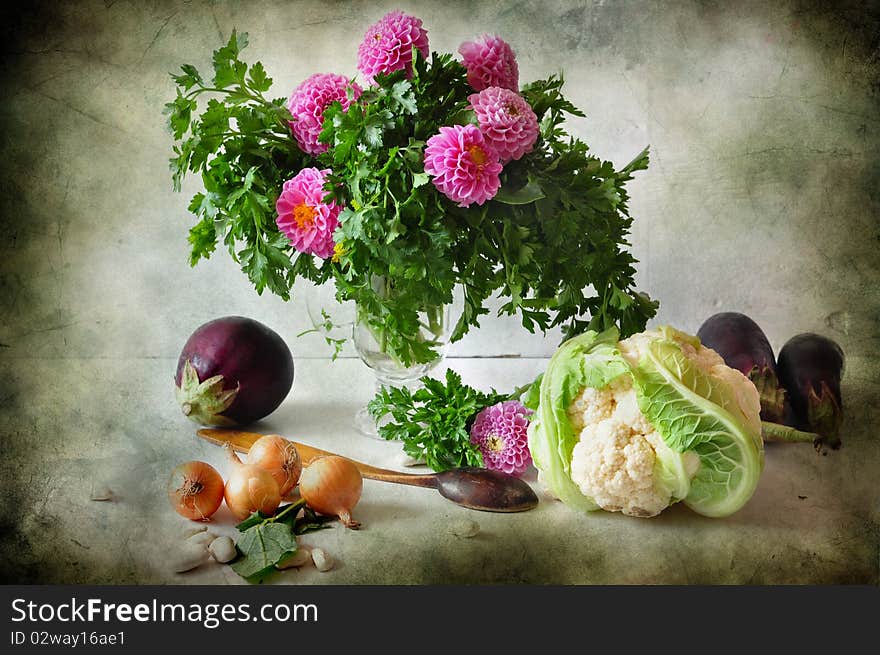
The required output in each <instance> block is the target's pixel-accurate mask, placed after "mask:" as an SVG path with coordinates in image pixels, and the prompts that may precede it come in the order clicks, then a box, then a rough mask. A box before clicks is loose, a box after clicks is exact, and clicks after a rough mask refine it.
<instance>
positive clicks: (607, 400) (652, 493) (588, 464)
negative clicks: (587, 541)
mask: <svg viewBox="0 0 880 655" xmlns="http://www.w3.org/2000/svg"><path fill="white" fill-rule="evenodd" d="M569 419H570V420H571V422H572V425H573V426H574V427H575V430H579V431H580V440H579V441H578V443H577V444H576V445H575V447H574V450H573V451H572V458H571V478H572V480H573V481H574V482H575V484H577V485H578V487H579V488H580V490H581V492H582V493H583V494H584V495H585V496H589V497H590V498H592V499H593V500H594V501H595V502H596V504H597V505H599V507H601V508H602V509H604V510H607V511H609V512H623V513H624V514H628V515H630V516H643V517H647V516H656V515H657V514H659V513H660V512H662V511H663V510H664V509H665V508H666V507H668V506H669V503H670V501H671V493H670V490H668V489H664V488H663V487H662V485H656V484H655V480H654V463H655V460H656V449H658V448H668V446H666V444H665V442H664V441H663V439H662V438H661V437H660V435H659V434H657V432H656V431H655V430H654V428H653V427H652V426H651V425H650V423H648V421H647V419H646V418H645V417H644V415H643V414H642V413H641V411H639V407H638V401H637V399H636V394H635V391H634V390H633V389H632V387H631V384H630V381H629V379H628V378H626V377H622V378H619V379H618V380H617V381H615V382H614V383H612V384H611V385H609V386H608V387H606V388H604V389H593V388H591V387H586V388H585V389H584V390H583V391H582V392H581V393H580V394H579V395H578V396H577V397H576V398H575V400H574V402H572V404H571V405H570V406H569Z"/></svg>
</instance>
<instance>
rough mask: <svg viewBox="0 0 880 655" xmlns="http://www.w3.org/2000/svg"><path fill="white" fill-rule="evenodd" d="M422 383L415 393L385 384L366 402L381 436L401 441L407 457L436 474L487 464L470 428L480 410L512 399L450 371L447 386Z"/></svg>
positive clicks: (428, 379)
mask: <svg viewBox="0 0 880 655" xmlns="http://www.w3.org/2000/svg"><path fill="white" fill-rule="evenodd" d="M419 382H420V383H421V385H422V386H420V387H419V388H418V389H417V390H416V391H411V390H410V389H408V388H406V387H387V386H383V387H381V388H380V389H379V391H378V392H377V393H376V396H375V397H374V398H373V399H372V400H371V401H370V402H369V403H368V404H367V409H368V410H369V412H370V414H371V416H372V417H373V418H374V419H376V421H377V425H378V426H379V427H378V430H379V436H381V437H382V438H383V439H387V440H389V441H402V442H403V451H404V452H405V453H406V454H407V455H409V456H410V457H412V458H413V459H416V460H419V461H424V462H425V464H426V465H427V466H429V467H430V468H432V469H433V470H435V471H445V470H447V469H450V468H455V467H459V466H483V457H482V455H481V454H480V451H479V449H478V448H477V447H476V446H475V445H474V444H472V443H471V440H470V428H471V424H472V423H473V421H474V418H476V415H477V414H478V413H479V412H480V411H481V410H483V409H484V408H486V407H489V406H491V405H494V404H496V403H499V402H501V401H503V400H509V399H511V397H512V396H510V395H509V394H501V393H498V392H496V391H495V390H494V389H493V390H491V391H489V392H488V393H484V392H482V391H480V390H478V389H475V388H474V387H471V386H469V385H466V384H463V383H462V381H461V376H460V375H459V374H458V373H456V372H455V371H453V370H452V369H448V370H447V371H446V380H445V383H444V382H443V381H442V380H437V379H435V378H432V377H429V376H425V377H423V378H421V379H420V380H419ZM386 417H388V422H386V423H384V424H383V422H382V421H383V419H385V418H386Z"/></svg>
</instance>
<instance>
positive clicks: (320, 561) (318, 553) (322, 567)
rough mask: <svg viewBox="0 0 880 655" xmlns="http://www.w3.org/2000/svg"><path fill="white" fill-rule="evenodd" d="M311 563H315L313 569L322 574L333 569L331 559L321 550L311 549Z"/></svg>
mask: <svg viewBox="0 0 880 655" xmlns="http://www.w3.org/2000/svg"><path fill="white" fill-rule="evenodd" d="M312 561H313V562H314V563H315V568H316V569H318V570H319V571H321V572H322V573H323V572H325V571H329V570H330V569H332V568H333V558H332V557H331V556H330V555H328V554H327V553H326V552H324V549H323V548H313V549H312Z"/></svg>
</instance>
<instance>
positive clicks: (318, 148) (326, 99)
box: [287, 73, 363, 155]
mask: <svg viewBox="0 0 880 655" xmlns="http://www.w3.org/2000/svg"><path fill="white" fill-rule="evenodd" d="M348 89H351V91H352V97H351V98H349V97H348V92H347V91H348ZM361 93H363V89H361V87H359V86H358V85H357V83H355V82H352V81H351V80H350V79H348V78H347V77H345V76H344V75H335V74H333V73H315V74H314V75H312V76H311V77H309V78H307V79H306V80H305V81H303V82H302V83H301V84H300V85H299V86H298V87H296V89H294V90H293V93H292V94H291V95H290V99H289V100H288V101H287V109H288V110H289V111H290V113H291V115H292V116H293V120H292V121H290V129H291V130H293V136H294V137H295V138H296V142H297V143H298V144H299V147H300V149H301V150H302V151H303V152H307V153H308V154H310V155H320V154H321V153H322V152H326V151H327V148H328V145H327V144H326V143H318V136H319V135H320V134H321V124H322V123H323V122H324V110H325V109H327V106H328V105H329V104H330V103H331V102H333V101H334V100H338V101H339V102H340V103H341V104H342V108H343V109H348V107H349V105H351V103H352V102H354V101H355V100H357V99H358V98H359V97H360V95H361Z"/></svg>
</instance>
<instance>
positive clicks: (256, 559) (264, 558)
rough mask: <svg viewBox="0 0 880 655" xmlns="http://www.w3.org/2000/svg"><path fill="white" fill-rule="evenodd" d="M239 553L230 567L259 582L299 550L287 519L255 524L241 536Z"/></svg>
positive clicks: (237, 545) (238, 546)
mask: <svg viewBox="0 0 880 655" xmlns="http://www.w3.org/2000/svg"><path fill="white" fill-rule="evenodd" d="M236 547H237V548H238V550H239V553H240V556H239V557H238V559H236V560H235V561H234V562H232V564H230V566H231V567H232V570H233V571H235V572H236V573H238V574H239V575H240V576H241V577H243V578H247V579H248V580H250V581H251V582H259V581H261V580H262V579H263V578H264V577H265V576H266V575H268V574H269V573H271V572H272V571H274V570H275V565H276V564H277V563H278V562H280V561H281V560H283V559H284V558H286V557H289V556H290V555H292V554H293V553H295V552H296V549H297V545H296V536H295V535H294V534H293V531H292V530H291V528H290V525H288V524H287V523H284V522H271V523H269V522H264V523H260V524H257V525H253V526H251V527H250V528H248V529H247V530H245V531H244V533H243V534H242V535H241V537H239V539H238V542H237V543H236Z"/></svg>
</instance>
